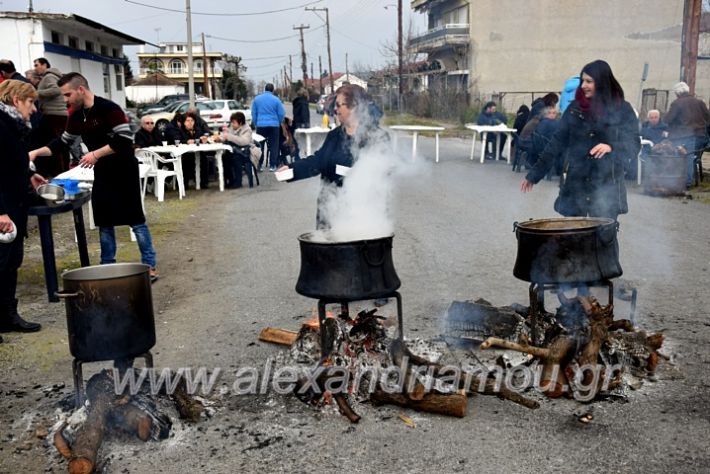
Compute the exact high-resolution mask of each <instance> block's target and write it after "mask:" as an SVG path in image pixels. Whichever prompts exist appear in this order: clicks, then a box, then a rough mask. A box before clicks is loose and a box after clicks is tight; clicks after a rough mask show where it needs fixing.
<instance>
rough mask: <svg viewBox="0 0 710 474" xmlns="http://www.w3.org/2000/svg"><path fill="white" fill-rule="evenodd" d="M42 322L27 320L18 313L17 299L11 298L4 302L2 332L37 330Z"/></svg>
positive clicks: (0, 324)
mask: <svg viewBox="0 0 710 474" xmlns="http://www.w3.org/2000/svg"><path fill="white" fill-rule="evenodd" d="M41 328H42V325H41V324H38V323H31V322H29V321H25V320H24V319H22V318H21V317H20V315H19V314H18V313H17V300H16V299H14V300H10V301H8V302H7V303H4V304H3V308H2V314H0V332H37V331H39V330H40V329H41Z"/></svg>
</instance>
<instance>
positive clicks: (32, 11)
mask: <svg viewBox="0 0 710 474" xmlns="http://www.w3.org/2000/svg"><path fill="white" fill-rule="evenodd" d="M27 11H28V12H29V13H34V11H35V9H34V8H33V7H32V0H30V6H29V7H28V8H27Z"/></svg>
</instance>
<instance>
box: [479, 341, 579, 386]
mask: <svg viewBox="0 0 710 474" xmlns="http://www.w3.org/2000/svg"><path fill="white" fill-rule="evenodd" d="M490 347H500V348H503V349H509V350H513V351H518V352H524V353H528V354H532V355H533V356H535V357H538V358H540V359H542V361H543V368H542V376H541V386H542V388H543V392H544V393H545V394H546V395H547V396H548V397H550V398H557V397H559V396H561V395H562V394H563V393H564V388H565V385H567V383H566V382H567V378H566V377H565V373H564V366H565V365H566V363H567V362H569V358H570V357H571V352H572V348H573V347H574V342H573V341H572V339H571V338H569V337H566V336H559V337H557V338H556V339H555V340H554V341H552V342H551V343H550V345H549V347H537V346H530V345H526V344H518V343H515V342H511V341H507V340H505V339H499V338H496V337H489V338H488V339H486V340H485V341H483V343H482V344H481V349H488V348H490Z"/></svg>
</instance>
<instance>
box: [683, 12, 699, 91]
mask: <svg viewBox="0 0 710 474" xmlns="http://www.w3.org/2000/svg"><path fill="white" fill-rule="evenodd" d="M701 11H702V0H685V6H684V9H683V47H682V49H681V50H682V52H681V59H680V61H681V64H680V80H681V81H683V82H685V83H687V84H688V87H689V88H690V93H691V94H694V93H695V75H696V70H697V63H698V39H699V36H700V14H701Z"/></svg>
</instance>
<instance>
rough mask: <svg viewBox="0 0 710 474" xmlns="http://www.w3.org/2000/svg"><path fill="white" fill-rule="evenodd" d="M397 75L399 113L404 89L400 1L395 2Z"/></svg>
mask: <svg viewBox="0 0 710 474" xmlns="http://www.w3.org/2000/svg"><path fill="white" fill-rule="evenodd" d="M397 73H398V74H399V91H398V97H397V105H398V107H397V108H398V110H399V112H401V111H402V89H403V88H404V80H403V78H402V0H397Z"/></svg>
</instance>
